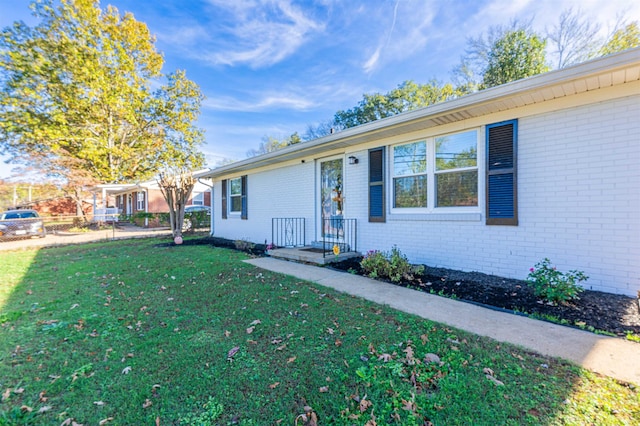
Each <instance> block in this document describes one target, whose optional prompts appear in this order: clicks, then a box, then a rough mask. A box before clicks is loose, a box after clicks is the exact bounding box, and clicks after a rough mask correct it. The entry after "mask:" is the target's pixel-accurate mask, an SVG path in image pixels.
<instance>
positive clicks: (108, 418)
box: [72, 417, 113, 426]
mask: <svg viewBox="0 0 640 426" xmlns="http://www.w3.org/2000/svg"><path fill="white" fill-rule="evenodd" d="M111 421H113V417H107V418H106V419H102V420H100V422H99V423H98V425H100V426H104V425H106V424H107V423H109V422H111ZM74 425H76V423H75V422H73V425H72V426H74Z"/></svg>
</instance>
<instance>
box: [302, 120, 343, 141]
mask: <svg viewBox="0 0 640 426" xmlns="http://www.w3.org/2000/svg"><path fill="white" fill-rule="evenodd" d="M334 130H335V127H334V123H333V120H327V121H322V122H320V123H318V124H316V125H313V124H309V125H307V131H306V132H304V134H303V135H302V139H303V140H304V141H310V140H312V139H318V138H321V137H324V136H327V135H330V134H331V133H333V132H334Z"/></svg>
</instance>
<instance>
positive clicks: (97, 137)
mask: <svg viewBox="0 0 640 426" xmlns="http://www.w3.org/2000/svg"><path fill="white" fill-rule="evenodd" d="M32 8H33V10H34V15H35V16H36V17H38V18H40V20H41V22H40V24H38V25H37V26H35V27H33V28H31V27H29V26H27V25H26V24H24V23H23V22H15V23H14V24H13V26H11V27H7V28H5V29H4V30H3V33H2V36H1V38H0V70H2V77H0V153H2V154H7V155H9V156H10V157H11V160H12V161H13V162H22V163H31V164H34V163H35V164H37V165H38V167H39V168H40V169H41V170H42V171H43V172H44V173H46V174H47V175H49V176H58V177H62V178H64V179H66V180H67V181H68V182H69V183H70V184H73V185H75V186H76V187H80V186H83V185H89V184H95V183H119V182H126V181H135V180H143V179H148V178H150V177H151V176H153V175H155V174H156V173H157V170H159V169H165V168H167V167H172V166H174V167H188V168H197V167H200V166H201V165H202V164H203V162H204V157H203V155H202V154H201V153H199V152H198V146H199V145H200V144H201V143H202V142H203V134H202V130H200V129H198V128H196V127H195V126H194V124H193V123H194V121H195V120H196V118H197V117H198V115H199V111H200V103H201V101H202V95H201V93H200V89H199V88H198V86H197V85H196V84H195V83H194V82H192V81H190V80H188V79H187V77H186V74H185V72H184V71H176V72H174V73H172V74H168V75H165V74H163V73H162V72H161V69H162V65H163V59H162V55H161V54H160V53H159V52H157V51H156V49H155V45H154V43H155V40H154V38H153V37H152V36H151V34H150V33H149V30H148V28H147V26H146V25H145V24H144V23H141V22H138V21H136V20H135V19H134V17H133V15H132V14H130V13H126V14H124V15H120V14H119V12H118V10H117V9H116V8H114V7H111V6H109V7H107V8H106V10H102V9H100V7H99V2H98V1H97V0H61V1H60V5H59V6H58V7H54V6H53V3H52V0H43V1H38V2H34V3H33V5H32ZM158 84H159V87H158V88H157V89H155V90H153V89H152V87H154V86H158Z"/></svg>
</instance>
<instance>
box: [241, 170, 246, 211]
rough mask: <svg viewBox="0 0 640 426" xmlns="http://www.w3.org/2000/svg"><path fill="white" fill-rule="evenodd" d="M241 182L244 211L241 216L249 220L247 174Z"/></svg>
mask: <svg viewBox="0 0 640 426" xmlns="http://www.w3.org/2000/svg"><path fill="white" fill-rule="evenodd" d="M240 182H241V185H242V213H241V215H240V218H241V219H243V220H247V176H246V175H244V176H242V178H241V181H240Z"/></svg>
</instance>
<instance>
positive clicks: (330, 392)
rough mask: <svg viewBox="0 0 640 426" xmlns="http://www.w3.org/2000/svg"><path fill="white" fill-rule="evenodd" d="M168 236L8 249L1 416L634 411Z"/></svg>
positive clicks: (550, 374) (388, 417)
mask: <svg viewBox="0 0 640 426" xmlns="http://www.w3.org/2000/svg"><path fill="white" fill-rule="evenodd" d="M161 242H165V240H157V239H145V240H126V241H116V242H105V243H99V244H87V245H82V246H69V247H61V248H53V249H42V250H40V251H37V250H24V251H16V252H3V253H2V255H1V256H0V392H1V393H2V400H1V402H0V425H4V424H11V425H14V424H17V425H60V424H63V423H64V422H65V421H67V423H66V424H71V422H72V421H75V422H77V423H81V424H87V425H88V424H91V425H96V424H100V422H103V423H102V424H114V425H116V424H117V425H125V424H132V425H133V424H136V425H143V424H148V425H155V424H156V421H159V423H160V424H162V425H168V424H188V425H208V424H211V425H231V424H238V425H273V424H283V425H285V424H286V425H292V424H294V423H295V422H296V418H297V419H298V424H300V425H302V417H300V416H301V415H302V414H305V413H306V415H307V417H312V416H317V418H318V424H321V425H343V424H344V425H351V424H355V425H364V424H366V423H367V422H368V421H371V420H375V424H377V425H385V424H402V425H411V424H416V425H423V424H425V422H426V421H431V422H432V423H433V424H435V425H455V424H461V425H462V424H474V425H485V424H487V425H489V424H491V425H493V424H513V425H522V424H558V425H562V424H591V423H593V424H635V423H636V422H637V421H638V419H639V418H640V401H639V395H638V391H637V389H634V388H633V387H632V386H625V385H622V384H619V383H617V382H615V381H614V380H611V379H609V378H603V377H599V376H596V375H594V374H591V373H589V372H587V371H584V370H581V369H579V368H578V367H576V366H573V365H571V364H569V363H566V362H563V361H560V360H557V359H553V358H547V357H542V356H539V355H535V354H532V353H528V352H525V351H522V350H520V349H517V348H515V347H512V346H509V345H506V344H500V343H497V342H495V341H493V340H490V339H486V338H480V337H478V336H475V335H471V334H468V333H464V332H462V331H459V330H455V329H450V328H447V327H445V326H443V325H440V324H437V323H434V322H431V321H425V320H423V319H420V318H418V317H415V316H412V315H408V314H404V313H401V312H398V311H395V310H392V309H390V308H387V307H384V306H380V305H376V304H373V303H369V302H366V301H363V300H361V299H358V298H354V297H351V296H348V295H344V294H339V293H336V292H334V291H332V290H329V289H327V288H323V287H321V286H318V285H315V284H311V283H307V282H303V281H300V280H297V279H294V278H291V277H286V276H283V275H279V274H276V273H271V272H266V271H262V270H260V269H257V268H255V267H253V266H251V265H248V264H245V263H243V262H242V260H243V259H245V258H246V256H245V255H244V254H242V253H239V252H236V251H231V250H224V249H220V248H214V247H210V246H180V247H175V246H159V245H158V243H161ZM234 351H235V353H234ZM427 354H435V355H437V356H438V357H439V359H440V362H427V359H426V358H427ZM429 356H431V355H429ZM488 376H489V377H488ZM305 407H311V409H313V414H312V413H310V412H308V410H309V408H305ZM69 419H72V420H69ZM369 424H373V423H369Z"/></svg>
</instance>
